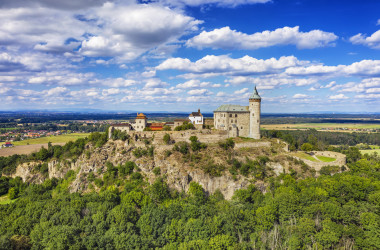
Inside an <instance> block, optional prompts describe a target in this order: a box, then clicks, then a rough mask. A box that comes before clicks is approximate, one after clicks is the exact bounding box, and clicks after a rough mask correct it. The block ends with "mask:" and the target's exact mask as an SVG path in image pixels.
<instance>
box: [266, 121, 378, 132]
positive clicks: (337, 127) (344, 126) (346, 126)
mask: <svg viewBox="0 0 380 250" xmlns="http://www.w3.org/2000/svg"><path fill="white" fill-rule="evenodd" d="M261 128H263V129H267V130H297V129H299V130H306V129H316V130H323V131H335V132H336V131H340V132H375V131H374V130H380V124H367V123H298V124H263V125H261Z"/></svg>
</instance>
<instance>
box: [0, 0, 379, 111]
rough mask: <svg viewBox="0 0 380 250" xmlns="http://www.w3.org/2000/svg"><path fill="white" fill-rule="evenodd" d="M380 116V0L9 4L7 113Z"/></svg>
mask: <svg viewBox="0 0 380 250" xmlns="http://www.w3.org/2000/svg"><path fill="white" fill-rule="evenodd" d="M255 86H257V89H258V91H259V94H260V95H261V97H262V112H264V113H301V112H325V111H334V112H355V113H356V112H380V1H377V0H361V1H356V0H355V1H350V0H345V1H341V0H328V1H327V0H318V1H317V0H219V1H218V0H152V1H148V0H141V1H133V0H124V1H106V0H82V1H78V0H65V1H60V0H34V1H30V0H2V1H0V98H1V102H0V110H37V109H46V110H73V111H75V110H82V109H100V110H105V111H106V110H110V111H120V112H125V111H168V112H178V111H184V112H191V111H196V110H197V109H198V108H200V109H201V111H203V112H212V111H213V110H215V109H216V108H217V107H218V106H219V105H222V104H239V105H248V98H249V96H250V94H251V93H252V91H253V89H254V87H255Z"/></svg>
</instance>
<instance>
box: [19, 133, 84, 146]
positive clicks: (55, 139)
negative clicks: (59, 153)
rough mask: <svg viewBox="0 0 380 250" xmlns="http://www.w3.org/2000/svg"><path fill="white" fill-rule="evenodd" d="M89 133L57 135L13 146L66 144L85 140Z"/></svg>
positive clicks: (21, 142) (24, 141) (29, 140)
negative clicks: (80, 139) (81, 139)
mask: <svg viewBox="0 0 380 250" xmlns="http://www.w3.org/2000/svg"><path fill="white" fill-rule="evenodd" d="M88 135H89V133H72V134H64V135H57V136H46V137H40V138H35V139H27V140H23V141H15V142H13V144H14V145H15V146H22V145H33V144H45V143H49V142H51V143H66V142H69V141H75V140H77V139H79V138H84V137H86V136H88Z"/></svg>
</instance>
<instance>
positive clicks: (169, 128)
mask: <svg viewBox="0 0 380 250" xmlns="http://www.w3.org/2000/svg"><path fill="white" fill-rule="evenodd" d="M162 129H163V130H164V131H171V130H172V128H171V127H170V126H168V125H165V126H164V127H163V128H162Z"/></svg>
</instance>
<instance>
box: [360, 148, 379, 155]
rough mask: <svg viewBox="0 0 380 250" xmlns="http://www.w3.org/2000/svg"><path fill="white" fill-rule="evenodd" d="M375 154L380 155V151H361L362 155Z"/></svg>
mask: <svg viewBox="0 0 380 250" xmlns="http://www.w3.org/2000/svg"><path fill="white" fill-rule="evenodd" d="M375 152H376V153H377V154H379V155H380V149H365V150H360V153H362V154H373V153H375Z"/></svg>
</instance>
